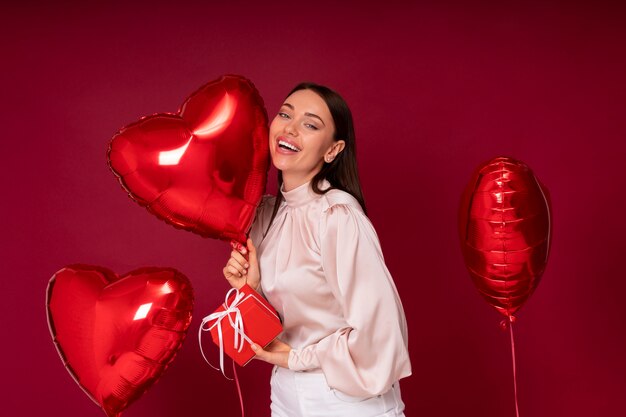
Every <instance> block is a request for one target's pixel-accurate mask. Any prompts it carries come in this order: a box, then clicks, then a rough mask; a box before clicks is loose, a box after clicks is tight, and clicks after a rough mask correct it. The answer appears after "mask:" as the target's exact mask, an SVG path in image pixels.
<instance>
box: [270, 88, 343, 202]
mask: <svg viewBox="0 0 626 417" xmlns="http://www.w3.org/2000/svg"><path fill="white" fill-rule="evenodd" d="M334 134H335V125H334V123H333V118H332V116H331V114H330V110H329V109H328V106H327V105H326V103H325V102H324V100H323V99H322V98H321V97H320V96H319V95H317V93H315V92H313V91H311V90H298V91H296V92H294V93H293V94H291V95H290V96H289V97H287V98H286V99H285V102H284V103H283V105H282V106H281V107H280V110H279V111H278V114H277V115H276V117H274V120H272V123H271V125H270V134H269V140H270V154H271V155H272V162H273V163H274V166H275V167H276V168H277V169H279V170H281V171H282V174H283V182H284V184H285V190H286V191H289V190H291V189H293V188H295V187H297V186H299V185H302V184H304V183H306V182H308V181H310V180H311V179H312V178H313V177H314V176H315V174H317V173H318V172H319V171H320V169H321V168H322V166H323V164H324V157H326V158H327V159H328V158H334V157H335V156H336V155H337V154H338V153H339V152H340V151H341V150H342V149H343V146H344V141H342V140H340V141H335V140H334V139H333V137H334Z"/></svg>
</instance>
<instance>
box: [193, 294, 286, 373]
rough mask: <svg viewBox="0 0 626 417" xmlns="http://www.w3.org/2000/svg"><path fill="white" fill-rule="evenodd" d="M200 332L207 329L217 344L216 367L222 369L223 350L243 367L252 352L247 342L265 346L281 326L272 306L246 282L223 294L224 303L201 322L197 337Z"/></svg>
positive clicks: (251, 356) (276, 334)
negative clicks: (218, 349)
mask: <svg viewBox="0 0 626 417" xmlns="http://www.w3.org/2000/svg"><path fill="white" fill-rule="evenodd" d="M202 331H210V332H211V336H212V338H213V343H215V344H216V345H217V346H219V347H220V369H221V370H222V372H224V360H223V358H224V353H226V354H227V355H228V356H230V357H231V358H233V360H234V361H235V362H237V364H239V365H240V366H245V365H246V364H247V363H248V362H250V360H251V359H252V358H253V357H254V355H255V353H254V351H253V350H252V348H251V347H250V343H251V342H254V343H256V344H258V345H260V346H263V347H266V346H267V345H269V344H270V342H271V341H272V340H274V339H275V338H276V336H278V335H279V334H280V333H281V332H282V331H283V327H282V325H281V324H280V319H279V317H278V313H277V312H276V310H274V308H273V307H272V305H271V304H270V303H268V302H267V300H266V299H265V298H263V297H262V296H261V295H260V294H259V293H257V292H256V291H254V290H253V289H252V288H251V287H250V286H249V285H248V284H246V285H244V286H243V287H241V288H240V289H239V290H237V289H235V288H233V289H231V290H230V291H229V292H228V293H227V294H226V302H224V303H223V304H222V305H221V306H219V308H217V309H216V310H215V312H213V314H210V315H209V316H207V317H205V318H204V320H203V321H202V325H201V326H200V332H199V337H200V335H201V334H202ZM220 338H221V340H220ZM200 349H202V345H200ZM202 355H203V356H204V353H202ZM205 360H206V357H205ZM207 362H208V361H207ZM209 364H210V363H209Z"/></svg>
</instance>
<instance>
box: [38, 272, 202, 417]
mask: <svg viewBox="0 0 626 417" xmlns="http://www.w3.org/2000/svg"><path fill="white" fill-rule="evenodd" d="M46 305H47V313H48V325H49V327H50V333H51V334H52V338H53V341H54V343H55V345H56V347H57V350H58V352H59V355H60V357H61V360H62V361H63V363H64V364H65V367H66V368H67V370H68V371H69V373H70V375H71V376H72V378H74V380H75V381H76V382H77V383H78V385H79V386H80V387H81V388H82V389H83V391H85V392H86V393H87V395H89V397H90V398H91V399H92V400H93V401H94V402H96V403H97V404H98V405H100V407H102V409H103V410H104V412H105V413H106V414H107V415H108V416H109V417H113V416H119V415H120V413H121V412H122V411H123V410H124V409H125V408H126V407H127V406H128V405H129V404H130V403H131V402H132V401H134V400H136V399H137V398H139V397H140V396H141V395H142V394H143V393H144V392H145V391H146V390H147V389H148V388H149V387H150V386H151V385H152V384H153V383H154V382H156V381H157V380H158V379H159V377H160V376H161V374H162V373H163V371H165V369H166V367H167V366H168V365H169V363H170V362H171V361H172V360H173V359H174V356H175V355H176V352H177V351H178V349H179V348H180V347H181V345H182V342H183V340H184V338H185V335H186V331H187V328H188V327H189V324H190V323H191V313H192V309H193V290H192V287H191V284H190V283H189V280H188V279H187V278H186V277H185V276H184V275H182V274H181V273H180V272H178V271H176V270H174V269H171V268H142V269H138V270H135V271H132V272H129V273H128V274H126V275H124V276H122V277H120V276H118V275H117V274H115V273H114V272H112V271H110V270H108V269H106V268H102V267H98V266H89V265H70V266H67V267H65V268H63V269H61V270H60V271H58V272H57V273H56V274H54V276H53V277H52V278H51V279H50V282H49V284H48V292H47V300H46Z"/></svg>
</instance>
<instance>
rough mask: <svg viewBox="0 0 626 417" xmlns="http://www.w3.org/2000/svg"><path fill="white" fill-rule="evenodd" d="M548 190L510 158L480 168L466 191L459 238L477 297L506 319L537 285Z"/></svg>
mask: <svg viewBox="0 0 626 417" xmlns="http://www.w3.org/2000/svg"><path fill="white" fill-rule="evenodd" d="M550 231H551V219H550V203H549V197H548V191H547V189H546V188H545V187H543V186H542V185H541V184H540V183H539V181H538V180H537V178H536V177H535V175H534V174H533V172H532V171H531V170H530V168H529V167H528V166H527V165H526V164H524V163H523V162H521V161H517V160H515V159H513V158H509V157H498V158H494V159H492V160H490V161H488V162H486V163H484V164H482V165H481V166H480V167H478V169H477V170H476V172H475V173H474V176H473V178H472V180H471V181H470V183H469V184H468V185H467V188H466V189H465V193H464V197H463V199H462V203H461V206H460V211H459V234H460V238H461V249H462V251H463V255H464V257H465V265H466V266H467V269H468V271H469V273H470V276H471V277H472V280H473V281H474V284H475V285H476V288H478V290H479V291H480V293H481V295H482V296H483V297H484V298H485V299H486V300H487V302H488V303H489V304H491V305H492V306H493V307H494V308H495V309H496V310H498V311H499V312H500V313H502V314H503V315H505V316H506V317H509V318H510V319H511V317H512V315H513V314H514V313H515V312H516V311H517V310H519V309H520V307H522V305H523V304H524V303H525V302H526V300H528V298H529V297H530V296H531V294H532V293H533V291H535V289H536V288H537V285H539V280H540V278H541V275H542V274H543V271H544V269H545V267H546V263H547V262H548V253H549V250H550Z"/></svg>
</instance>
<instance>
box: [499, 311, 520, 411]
mask: <svg viewBox="0 0 626 417" xmlns="http://www.w3.org/2000/svg"><path fill="white" fill-rule="evenodd" d="M514 322H515V317H514V316H508V320H506V319H505V320H502V323H500V325H501V326H502V327H503V328H504V329H506V327H507V326H508V327H509V333H510V334H511V357H512V359H513V392H514V393H515V416H516V417H519V405H518V401H517V368H516V366H515V339H513V323H514Z"/></svg>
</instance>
